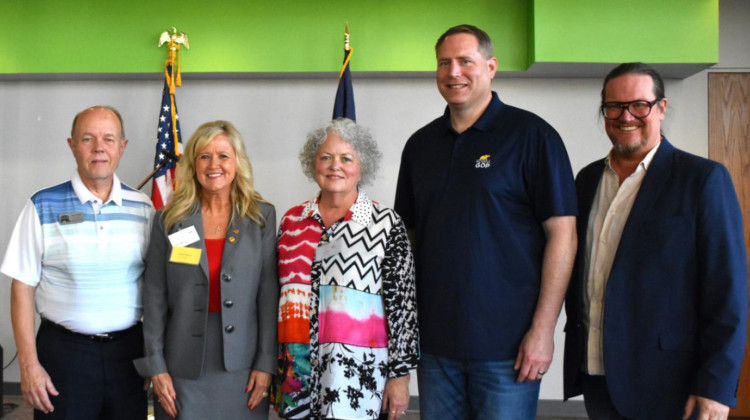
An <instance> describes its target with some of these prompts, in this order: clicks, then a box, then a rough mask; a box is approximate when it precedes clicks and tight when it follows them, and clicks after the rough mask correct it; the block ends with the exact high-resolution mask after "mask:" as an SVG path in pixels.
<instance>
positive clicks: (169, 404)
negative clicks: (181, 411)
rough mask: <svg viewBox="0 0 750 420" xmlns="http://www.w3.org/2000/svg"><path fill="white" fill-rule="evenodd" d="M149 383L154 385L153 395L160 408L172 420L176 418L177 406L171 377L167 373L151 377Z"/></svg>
mask: <svg viewBox="0 0 750 420" xmlns="http://www.w3.org/2000/svg"><path fill="white" fill-rule="evenodd" d="M151 382H152V383H153V384H154V394H156V398H157V399H158V401H159V403H160V404H161V408H162V409H163V410H164V412H166V413H167V414H169V416H170V417H172V418H173V419H174V418H177V405H176V404H175V400H176V399H177V395H176V394H175V392H174V386H172V377H171V376H169V374H168V373H160V374H158V375H156V376H152V377H151Z"/></svg>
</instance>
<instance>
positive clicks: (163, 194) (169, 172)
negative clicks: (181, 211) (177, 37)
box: [151, 66, 182, 210]
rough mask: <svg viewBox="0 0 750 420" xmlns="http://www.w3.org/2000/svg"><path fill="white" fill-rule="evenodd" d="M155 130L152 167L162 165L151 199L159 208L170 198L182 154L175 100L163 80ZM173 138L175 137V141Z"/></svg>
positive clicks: (157, 173)
mask: <svg viewBox="0 0 750 420" xmlns="http://www.w3.org/2000/svg"><path fill="white" fill-rule="evenodd" d="M167 70H168V71H169V72H170V73H171V71H172V67H171V66H168V67H167ZM173 122H174V125H173ZM157 130H158V132H157V134H156V155H155V156H154V168H156V167H158V166H159V165H164V166H162V168H161V169H159V171H157V172H156V174H154V179H153V183H152V184H151V201H152V202H153V203H154V208H155V209H156V210H160V209H161V208H162V207H164V205H165V204H167V203H168V202H169V200H170V199H171V198H172V192H173V191H174V188H175V179H174V169H175V165H176V164H177V157H179V156H180V154H182V135H181V133H180V121H179V117H178V115H177V101H176V100H175V99H174V95H170V93H169V84H168V83H167V81H165V82H164V92H163V93H162V100H161V112H160V113H159V126H158V129H157ZM175 138H176V139H177V140H176V143H175Z"/></svg>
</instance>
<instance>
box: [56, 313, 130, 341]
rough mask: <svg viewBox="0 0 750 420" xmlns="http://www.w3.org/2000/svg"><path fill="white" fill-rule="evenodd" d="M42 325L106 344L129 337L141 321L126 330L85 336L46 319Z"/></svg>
mask: <svg viewBox="0 0 750 420" xmlns="http://www.w3.org/2000/svg"><path fill="white" fill-rule="evenodd" d="M42 325H47V326H49V327H52V328H54V329H56V330H58V331H62V332H65V333H68V334H71V335H75V336H78V337H84V338H87V339H89V340H91V341H96V342H98V343H106V342H109V341H113V340H117V339H118V338H120V337H122V336H124V335H127V334H129V333H131V332H133V331H135V330H136V329H137V328H139V327H140V326H141V321H138V322H136V323H135V324H134V325H133V326H132V327H130V328H126V329H124V330H120V331H112V332H106V333H100V334H84V333H79V332H75V331H71V330H69V329H67V328H65V327H63V326H62V325H60V324H55V323H54V322H52V321H49V320H47V319H44V318H42Z"/></svg>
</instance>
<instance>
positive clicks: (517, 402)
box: [417, 353, 541, 420]
mask: <svg viewBox="0 0 750 420" xmlns="http://www.w3.org/2000/svg"><path fill="white" fill-rule="evenodd" d="M417 380H418V382H419V410H420V414H421V418H422V419H423V420H467V419H482V420H484V419H489V420H492V419H496V420H526V419H528V420H534V419H535V418H536V408H537V400H538V399H539V384H540V383H541V381H533V382H524V383H521V384H518V383H516V372H515V371H514V370H513V360H502V361H495V360H461V359H449V358H445V357H439V356H434V355H431V354H425V353H422V356H421V359H420V361H419V367H418V369H417Z"/></svg>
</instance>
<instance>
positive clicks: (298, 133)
mask: <svg viewBox="0 0 750 420" xmlns="http://www.w3.org/2000/svg"><path fill="white" fill-rule="evenodd" d="M720 19H721V20H720V24H721V25H720V31H721V38H720V39H721V41H720V42H721V43H720V63H719V64H718V65H717V66H715V67H714V68H712V69H710V70H708V71H750V28H748V25H747V22H749V21H750V2H748V1H746V0H721V1H720ZM658 34H659V31H658V28H655V30H654V34H653V39H654V42H658V39H659V35H658ZM437 35H438V34H436V37H437ZM626 38H627V37H623V42H627V39H626ZM500 65H501V66H502V63H500ZM355 66H356V63H355ZM355 69H356V67H355ZM708 71H704V72H701V73H698V74H696V75H694V76H691V77H689V78H687V79H684V80H668V81H667V82H666V83H667V85H666V90H667V97H668V99H669V109H668V112H667V118H666V120H665V123H664V125H665V126H664V132H665V133H666V135H667V137H668V138H669V139H670V141H672V142H673V143H674V144H675V145H676V146H677V147H680V148H682V149H685V150H687V151H690V152H692V153H695V154H698V155H701V156H706V155H707V150H708V145H707V83H706V79H707V76H706V74H707V72H708ZM603 76H604V75H602V77H603ZM162 83H163V82H162V81H161V80H158V79H151V80H94V81H92V80H62V81H61V80H55V81H8V80H5V81H1V80H0V151H2V153H0V179H1V180H3V183H2V186H1V187H0V188H1V189H2V197H3V200H1V201H0V215H2V217H1V218H0V255H4V253H5V248H6V244H7V241H8V239H9V238H10V234H11V231H12V229H13V225H14V223H15V220H16V217H17V216H18V213H19V212H20V210H21V208H22V207H23V205H24V203H25V200H27V199H28V197H29V196H30V195H31V194H32V193H33V192H34V191H36V190H37V189H40V188H43V187H46V186H48V185H52V184H54V183H58V182H61V181H64V180H66V179H68V178H69V177H70V175H71V174H72V173H73V171H74V168H75V162H74V160H73V157H72V155H71V153H70V151H69V149H68V146H67V143H66V141H65V139H66V138H67V137H68V133H69V131H70V123H71V121H72V118H73V115H74V114H75V113H76V112H77V111H79V110H81V109H83V108H85V107H87V106H90V105H93V104H110V105H113V106H115V107H116V108H118V109H119V110H120V111H121V112H122V114H123V117H124V120H125V127H126V131H127V137H128V138H129V139H130V143H129V145H128V148H127V150H126V152H125V156H124V158H123V160H122V161H121V163H120V168H119V170H118V174H119V175H120V177H121V178H122V179H123V180H124V181H125V182H126V183H128V184H130V185H133V186H134V185H137V184H138V183H139V182H140V181H141V180H142V179H143V178H144V177H145V176H146V175H147V174H148V172H149V171H150V168H151V165H152V162H153V156H154V147H155V132H156V123H157V121H156V120H157V116H158V112H159V106H160V101H161V88H162ZM600 83H601V80H600V78H597V79H555V78H544V79H530V78H507V77H506V78H503V75H502V74H499V77H498V78H496V80H495V81H494V83H493V88H494V89H495V90H496V91H498V93H499V95H500V97H501V99H502V100H503V101H505V102H506V103H509V104H512V105H515V106H519V107H522V108H526V109H529V110H532V111H533V112H535V113H537V114H539V115H540V116H542V117H543V118H545V119H546V120H547V121H549V122H550V123H551V124H552V125H553V126H554V127H555V128H556V129H557V130H558V131H559V132H560V134H561V136H562V138H563V139H564V141H565V145H566V147H567V149H568V153H569V155H570V159H571V162H572V164H573V170H574V171H576V172H577V171H578V170H579V169H581V168H582V167H583V166H584V165H585V164H587V163H589V162H591V161H593V160H595V159H598V158H601V157H603V156H604V155H605V154H606V153H607V152H608V151H609V141H608V139H607V137H606V135H605V133H604V129H603V127H602V123H601V120H600V119H599V118H598V115H597V105H598V97H599V90H600V88H601V86H600ZM335 89H336V80H335V76H332V77H330V78H304V77H301V78H292V79H274V78H269V79H232V80H208V79H195V78H190V77H185V80H184V86H183V87H182V88H180V89H178V92H177V103H178V108H179V110H180V121H181V124H182V129H183V133H184V134H183V135H184V140H185V141H187V139H188V138H189V135H190V134H192V132H193V131H194V130H195V129H196V128H197V127H198V125H200V124H201V123H203V122H205V121H209V120H214V119H227V120H230V121H232V122H233V123H235V124H236V125H237V127H238V128H239V130H240V132H241V133H242V134H243V135H244V138H245V143H246V145H247V148H248V151H249V154H250V158H251V160H252V162H253V165H254V173H255V177H256V187H257V188H258V190H259V191H260V192H261V193H262V194H263V195H264V197H265V198H266V199H267V200H269V201H271V202H272V203H274V204H275V205H276V207H277V210H278V212H279V213H283V212H284V211H285V210H286V209H288V208H289V207H291V206H292V205H294V204H297V203H299V202H301V201H303V200H306V199H308V198H311V197H312V196H313V195H314V194H315V193H316V192H317V189H316V188H315V186H314V185H313V184H312V183H311V182H309V181H308V180H307V179H306V178H305V177H304V176H303V175H302V172H301V170H300V168H299V163H298V161H297V153H298V151H299V148H300V146H301V144H302V142H303V140H304V138H305V134H306V133H307V132H308V131H309V130H310V129H312V128H314V127H316V126H317V125H320V124H321V123H323V122H325V121H326V120H328V119H330V116H331V114H330V113H331V109H332V106H333V97H334V94H335ZM354 90H355V99H356V104H357V115H358V116H359V119H358V122H359V123H361V124H364V125H366V126H368V127H370V128H371V130H372V132H373V134H374V136H375V138H376V139H377V140H378V143H379V145H380V147H381V150H382V152H383V155H384V159H383V165H382V169H381V172H380V174H379V176H378V178H377V179H376V181H375V183H374V185H372V186H370V187H368V188H367V191H368V193H369V195H370V196H371V197H372V198H374V199H375V200H378V201H380V202H382V203H384V204H386V205H389V206H390V205H392V204H393V196H394V191H395V186H396V177H397V175H398V166H399V159H400V155H401V149H402V147H403V145H404V142H405V141H406V139H407V138H408V137H409V135H410V134H411V133H412V132H413V131H415V130H416V129H417V128H419V127H421V126H422V125H424V124H426V123H427V122H429V121H431V120H432V119H434V118H435V117H437V116H438V115H440V114H441V113H442V112H443V109H444V102H443V100H442V98H441V97H440V95H439V93H438V92H437V89H436V88H435V83H434V80H433V79H431V78H406V77H404V78H363V77H358V75H357V74H356V73H355V74H354ZM149 191H150V190H149ZM2 277H3V278H2V280H0V282H2V283H4V284H5V285H4V286H0V314H2V316H0V345H2V347H3V348H4V349H5V356H4V360H3V366H5V365H6V364H8V362H9V361H10V360H11V358H12V357H13V354H14V353H15V344H14V341H13V333H12V330H11V323H10V316H9V312H10V309H9V300H10V291H9V289H10V288H9V285H10V280H9V279H8V278H7V277H4V276H2ZM564 318H565V315H564V314H563V315H562V316H561V319H560V321H559V325H558V328H557V331H556V335H555V343H556V349H555V360H554V362H553V365H552V367H551V369H550V372H549V374H548V375H547V376H545V380H544V381H543V382H542V392H541V398H543V399H561V398H562V363H561V359H562V344H563V339H564V336H563V333H562V325H563V323H564ZM4 378H5V381H6V382H18V381H19V380H20V376H19V370H18V362H17V361H14V362H13V363H12V364H11V365H10V366H9V367H8V369H6V371H5V372H4ZM412 391H413V393H416V388H415V387H413V388H412Z"/></svg>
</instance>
